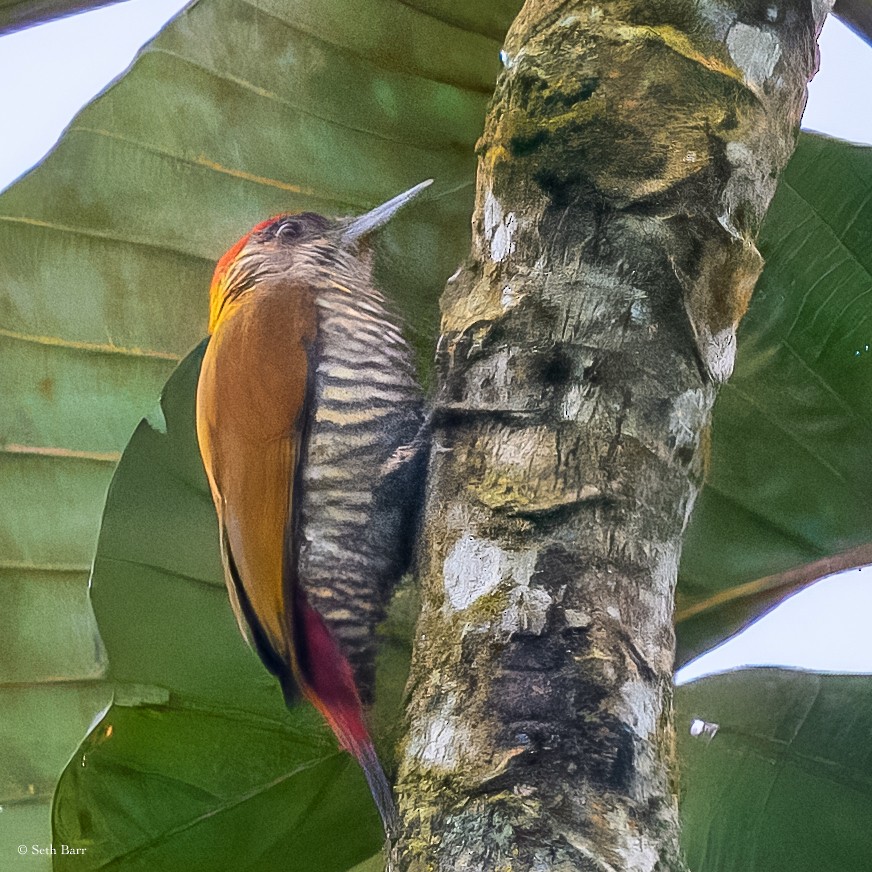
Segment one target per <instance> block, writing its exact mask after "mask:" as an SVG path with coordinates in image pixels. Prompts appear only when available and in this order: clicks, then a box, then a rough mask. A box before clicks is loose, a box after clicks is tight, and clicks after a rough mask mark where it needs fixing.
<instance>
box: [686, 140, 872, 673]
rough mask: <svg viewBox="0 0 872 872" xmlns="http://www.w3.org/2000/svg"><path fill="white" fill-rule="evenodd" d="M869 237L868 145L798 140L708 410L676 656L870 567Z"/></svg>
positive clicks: (871, 152)
mask: <svg viewBox="0 0 872 872" xmlns="http://www.w3.org/2000/svg"><path fill="white" fill-rule="evenodd" d="M870 239H872V148H868V147H861V146H854V145H849V144H848V143H845V142H840V141H838V140H832V139H826V138H824V137H821V136H810V135H805V134H804V135H802V136H801V137H800V140H799V145H798V147H797V150H796V153H795V155H794V157H793V160H792V161H791V162H790V164H789V165H788V167H787V170H786V172H785V174H784V176H783V178H782V179H781V182H780V184H779V187H778V192H777V193H776V195H775V199H774V201H773V203H772V206H771V208H770V210H769V214H768V215H767V217H766V221H765V223H764V226H763V230H762V233H761V238H760V249H761V251H762V252H763V255H764V256H765V257H766V269H765V270H764V272H763V276H762V278H761V280H760V282H759V284H758V287H757V290H756V291H755V293H754V298H753V301H752V303H751V308H750V311H749V312H748V315H747V316H746V318H745V321H744V322H743V323H742V327H741V329H740V331H739V353H738V362H737V367H736V373H735V375H734V376H733V378H732V380H731V381H730V382H729V383H728V384H726V385H725V386H724V388H723V389H722V391H721V394H720V397H719V399H718V402H717V405H716V406H715V411H714V420H713V425H712V454H711V464H710V469H709V471H708V474H707V477H706V484H705V487H704V489H703V491H702V494H701V495H700V498H699V501H698V504H697V508H696V511H695V513H694V516H693V519H692V521H691V524H690V528H689V530H688V533H687V537H686V540H685V546H684V554H683V557H682V564H681V580H680V582H679V608H678V638H679V662H684V661H686V660H688V659H689V658H690V657H692V656H695V655H696V654H699V653H701V652H702V651H704V650H706V649H707V648H710V647H711V646H712V645H714V644H717V643H718V642H721V641H723V639H725V638H726V637H728V636H729V635H732V634H733V633H735V632H736V631H738V630H739V629H741V628H742V627H743V626H744V625H745V624H746V623H747V622H748V621H750V620H753V619H754V618H755V617H758V616H759V615H760V614H761V613H762V612H764V611H766V610H767V609H768V608H771V607H772V606H773V605H774V604H776V603H777V602H778V601H780V600H781V599H782V598H783V597H784V596H785V595H786V594H788V593H792V592H794V591H795V590H797V589H799V588H801V587H802V586H804V585H806V584H808V583H810V582H811V581H813V580H814V579H815V578H818V577H820V575H822V574H825V573H826V572H827V571H832V570H834V569H838V568H848V567H849V566H851V565H857V564H858V563H867V562H869V561H870V560H872V549H870V548H869V547H860V546H868V543H870V542H872V464H870V463H869V445H870V442H872V413H870V408H872V407H870V400H872V246H870V244H869V240H870ZM846 552H847V553H846ZM833 555H842V556H841V557H838V556H837V557H836V558H835V559H831V558H832V557H833ZM813 562H818V563H817V565H816V566H813V567H811V568H809V569H803V568H802V567H805V566H806V565H807V564H810V563H813ZM791 569H794V570H795V571H793V572H786V570H791Z"/></svg>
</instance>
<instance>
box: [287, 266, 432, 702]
mask: <svg viewBox="0 0 872 872" xmlns="http://www.w3.org/2000/svg"><path fill="white" fill-rule="evenodd" d="M348 284H350V285H351V287H349V286H347V285H346V284H343V283H338V282H337V283H333V284H330V285H327V286H325V287H322V288H320V289H319V290H318V293H317V294H316V297H315V302H316V307H317V320H318V332H317V340H316V348H315V353H314V362H315V366H314V372H313V373H312V375H311V378H312V385H311V398H312V399H311V403H312V405H311V411H310V413H309V418H308V421H307V425H306V434H305V437H304V445H303V455H302V462H301V464H300V482H299V488H300V494H301V497H302V499H301V502H300V514H299V517H298V519H297V525H298V536H299V545H300V547H299V563H298V568H297V577H298V579H299V583H300V586H301V588H302V589H303V590H304V591H305V592H306V594H307V596H308V598H309V601H310V603H311V604H312V605H313V606H314V607H315V608H316V609H317V610H318V612H319V613H320V614H321V615H322V617H323V618H324V619H325V621H326V622H327V625H328V627H329V628H330V629H331V631H332V632H333V634H334V635H335V637H336V638H337V640H338V641H339V643H340V645H341V646H342V648H343V650H344V652H345V654H346V656H347V657H348V659H349V661H350V662H351V664H352V666H353V668H354V670H355V673H356V677H357V683H358V688H359V690H360V692H361V695H362V696H363V698H364V699H367V698H368V697H369V696H370V693H371V689H372V679H373V675H372V673H373V661H374V654H375V652H374V642H375V636H374V629H375V624H376V623H377V622H378V621H379V620H380V619H381V618H382V617H383V615H384V609H385V605H386V602H387V599H388V597H389V595H390V591H391V589H392V588H393V585H394V584H395V583H396V581H397V580H398V579H399V577H400V576H401V574H402V573H403V571H404V570H405V569H406V566H407V563H408V560H409V551H410V545H411V542H410V539H411V536H412V535H413V532H414V524H415V520H416V517H415V516H416V508H417V506H418V504H419V502H420V487H421V483H422V481H423V469H422V465H423V463H424V462H425V458H424V457H423V453H424V452H421V455H422V456H418V457H412V458H411V459H410V460H408V461H406V460H403V461H401V462H392V458H394V455H395V452H397V450H398V449H402V447H403V446H406V445H409V444H411V443H413V441H414V440H415V438H416V435H417V434H418V433H419V430H420V428H421V425H422V421H423V417H424V414H423V397H422V394H421V389H420V387H419V386H418V384H417V381H416V377H415V370H414V365H413V361H412V354H411V351H410V349H409V346H408V345H407V343H406V341H405V340H404V339H403V337H402V335H401V333H400V331H399V329H398V327H397V326H396V324H395V323H394V322H393V320H392V318H391V316H390V315H389V313H388V311H387V310H386V308H385V306H384V304H383V303H382V301H381V299H380V295H379V294H378V293H377V292H375V291H373V290H372V289H370V288H368V287H366V286H365V285H363V286H361V285H357V286H355V285H354V284H352V283H351V282H349V283H348Z"/></svg>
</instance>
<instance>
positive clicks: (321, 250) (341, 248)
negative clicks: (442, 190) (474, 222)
mask: <svg viewBox="0 0 872 872" xmlns="http://www.w3.org/2000/svg"><path fill="white" fill-rule="evenodd" d="M432 182H433V180H432V179H428V180H427V181H425V182H421V183H420V184H418V185H415V187H414V188H410V189H409V190H408V191H404V192H403V193H402V194H399V195H397V196H396V197H393V198H392V199H390V200H388V201H387V202H386V203H382V204H381V205H380V206H376V207H375V209H371V210H370V211H369V212H367V213H365V214H364V215H357V216H355V217H352V218H325V217H324V216H323V215H318V214H316V213H315V212H298V213H293V214H287V215H276V216H275V217H273V218H268V219H267V220H266V221H261V222H260V224H257V225H255V226H254V227H253V228H252V229H251V230H250V231H249V232H248V233H246V234H245V236H243V237H242V238H241V239H240V240H239V241H238V242H237V243H236V244H235V245H233V246H232V247H231V248H230V249H228V251H227V252H226V253H225V254H224V255H223V257H222V258H221V259H220V260H219V261H218V265H217V266H216V267H215V274H214V276H213V277H212V287H211V289H210V292H209V332H210V333H211V332H213V331H214V329H215V327H216V326H217V323H218V320H219V317H220V314H221V312H222V310H223V309H224V306H225V304H226V303H227V302H228V301H229V300H232V299H235V298H236V297H238V296H239V295H240V294H243V293H245V292H246V291H249V290H251V289H252V288H255V287H256V286H257V285H258V284H259V283H260V282H263V281H268V280H270V279H280V278H282V277H292V278H296V279H297V280H302V281H314V280H316V279H317V277H318V276H319V275H323V274H324V273H325V272H328V271H330V270H335V269H336V268H337V267H339V266H341V265H342V264H347V263H348V262H349V260H350V259H351V258H354V259H357V258H358V257H359V254H360V249H361V244H362V243H363V242H364V241H365V240H366V239H367V238H368V236H369V235H370V234H371V233H372V232H373V231H374V230H376V229H377V228H379V227H381V226H382V225H383V224H386V223H387V222H388V221H389V220H390V219H391V217H393V215H394V214H395V213H396V212H397V211H398V210H399V209H400V208H401V207H402V206H405V205H406V203H408V202H409V201H410V200H412V199H413V198H414V197H416V196H417V195H418V194H419V193H420V192H421V191H422V190H424V188H426V187H428V186H429V185H430V184H432Z"/></svg>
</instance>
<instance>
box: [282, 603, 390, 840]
mask: <svg viewBox="0 0 872 872" xmlns="http://www.w3.org/2000/svg"><path fill="white" fill-rule="evenodd" d="M296 600H297V602H296V606H297V608H296V609H295V614H296V616H297V625H296V630H297V632H296V633H295V634H294V635H295V642H296V644H295V648H296V652H295V653H296V662H297V667H298V669H299V672H300V675H299V676H298V678H299V682H300V685H301V688H302V690H303V694H304V695H305V696H306V697H307V699H308V700H309V701H310V702H311V703H312V704H313V705H314V706H315V708H317V709H318V711H319V712H321V714H322V715H323V716H324V719H325V720H326V721H327V723H328V724H329V725H330V728H331V729H332V730H333V732H334V733H335V734H336V738H337V739H338V740H339V744H340V745H341V746H342V747H343V748H344V749H345V750H346V751H348V752H350V753H351V754H353V755H354V756H355V757H356V758H357V761H358V762H359V763H360V766H361V768H362V769H363V773H364V775H365V776H366V780H367V783H368V784H369V789H370V791H371V792H372V797H373V799H374V800H375V804H376V806H377V807H378V810H379V814H381V818H382V823H383V824H384V828H385V833H386V834H387V835H388V836H391V835H393V834H394V833H395V832H396V828H397V824H398V816H397V808H396V805H395V804H394V797H393V793H392V791H391V786H390V784H389V783H388V779H387V777H386V776H385V773H384V770H383V769H382V766H381V763H380V762H379V759H378V755H377V754H376V752H375V748H374V747H373V744H372V739H371V738H370V736H369V731H368V730H367V727H366V721H365V719H364V714H363V704H362V703H361V701H360V695H359V694H358V692H357V687H356V685H355V683H354V673H353V671H352V669H351V664H350V663H349V662H348V659H347V658H346V657H345V655H344V654H343V653H342V651H341V649H340V648H339V645H338V644H337V643H336V640H335V639H334V638H333V635H332V634H331V632H330V629H329V628H328V627H327V625H326V624H325V623H324V619H323V618H322V617H321V615H319V614H318V612H317V611H316V610H315V609H314V608H312V606H310V605H309V603H308V602H307V600H306V595H305V594H304V593H303V592H302V591H301V590H300V589H299V587H298V588H297V591H296Z"/></svg>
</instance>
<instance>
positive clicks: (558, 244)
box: [394, 0, 827, 872]
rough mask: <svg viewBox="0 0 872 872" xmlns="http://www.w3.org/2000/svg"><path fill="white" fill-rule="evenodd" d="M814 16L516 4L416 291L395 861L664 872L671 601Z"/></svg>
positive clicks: (637, 5) (721, 8)
mask: <svg viewBox="0 0 872 872" xmlns="http://www.w3.org/2000/svg"><path fill="white" fill-rule="evenodd" d="M826 11H827V4H826V3H825V2H824V0H812V2H808V0H806V2H801V0H794V2H768V3H767V2H761V3H751V2H744V0H743V2H739V0H733V2H711V0H702V2H690V0H687V2H682V0H671V2H666V0H661V2H653V0H632V2H629V0H622V2H618V0H613V2H601V3H598V4H590V3H580V2H567V0H528V2H527V3H526V5H525V6H524V8H523V10H522V11H521V13H520V15H519V16H518V18H517V20H516V21H515V23H514V25H513V27H512V29H511V30H510V32H509V34H508V37H507V39H506V43H505V49H504V52H503V61H504V67H505V69H504V72H503V74H502V76H501V77H500V80H499V82H498V85H497V89H496V94H495V97H494V99H493V102H492V105H491V107H490V110H489V114H488V118H487V122H486V127H485V131H484V135H483V137H482V139H481V141H480V143H479V147H478V159H479V165H478V180H477V202H476V210H475V215H474V219H473V247H472V253H471V256H470V259H469V261H468V262H467V263H466V264H465V266H464V267H463V268H462V269H461V270H460V271H459V272H458V274H457V275H456V276H455V277H454V278H453V279H452V280H451V281H450V282H449V285H448V287H447V288H446V290H445V293H444V295H443V299H442V310H443V321H442V337H441V340H440V344H439V349H438V355H437V359H438V367H439V396H438V403H437V408H436V418H435V423H434V436H435V439H434V449H433V453H432V456H431V462H430V476H431V477H430V485H429V492H428V501H427V506H426V525H425V531H424V536H423V545H422V549H423V553H422V571H421V575H422V585H423V590H422V597H423V610H422V614H421V617H420V620H419V624H418V629H417V638H416V643H415V652H414V660H413V665H412V675H411V685H410V686H411V690H412V696H411V701H410V704H409V709H408V713H409V718H410V732H409V735H408V739H407V741H406V743H405V747H404V755H403V761H402V765H401V772H400V783H399V793H400V805H401V814H402V816H403V833H402V837H401V839H400V840H399V841H398V843H397V845H396V847H395V850H394V862H395V864H396V866H397V867H398V868H399V869H401V870H414V872H423V870H435V869H438V870H475V872H485V870H501V872H502V870H519V872H520V870H523V872H527V870H531V869H535V870H539V872H551V870H561V872H568V870H600V872H631V870H632V872H654V870H658V872H666V870H679V869H682V868H683V867H682V863H681V860H680V857H679V850H678V825H677V817H678V816H677V806H676V796H675V783H674V778H675V775H674V735H673V727H672V714H671V692H672V691H671V688H672V662H673V653H674V636H673V591H674V585H675V580H676V575H677V567H678V560H679V555H680V550H681V536H682V533H683V530H684V527H685V525H686V522H687V519H688V517H689V515H690V512H691V509H692V507H693V503H694V500H695V498H696V495H697V493H698V490H699V485H700V476H701V457H700V455H701V451H700V444H701V439H702V436H703V432H704V430H705V428H706V427H707V426H708V422H709V415H710V411H711V407H712V403H713V401H714V398H715V393H716V387H717V384H718V383H719V382H720V381H722V380H723V379H725V378H726V377H728V375H729V373H730V371H731V369H732V363H733V356H734V353H735V329H736V326H737V325H738V323H739V320H740V319H741V317H742V315H743V313H744V311H745V308H746V306H747V303H748V299H749V297H750V294H751V291H752V289H753V286H754V283H755V281H756V279H757V276H758V274H759V272H760V269H761V266H762V260H761V257H760V255H759V253H758V252H757V249H756V248H755V245H754V239H755V236H756V233H757V230H758V228H759V226H760V222H761V221H762V218H763V215H764V213H765V211H766V208H767V206H768V204H769V201H770V199H771V197H772V194H773V192H774V189H775V185H776V181H777V179H778V176H779V174H780V172H781V170H782V169H783V167H784V165H785V163H786V162H787V159H788V157H789V156H790V154H791V152H792V150H793V146H794V142H795V137H796V132H797V128H798V125H799V120H800V116H801V114H802V109H803V107H804V103H805V94H806V83H807V82H808V80H809V78H810V77H811V75H812V74H813V72H814V70H815V66H816V45H815V36H816V33H817V32H818V30H819V28H820V26H821V24H822V22H823V18H824V16H825V14H826Z"/></svg>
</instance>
